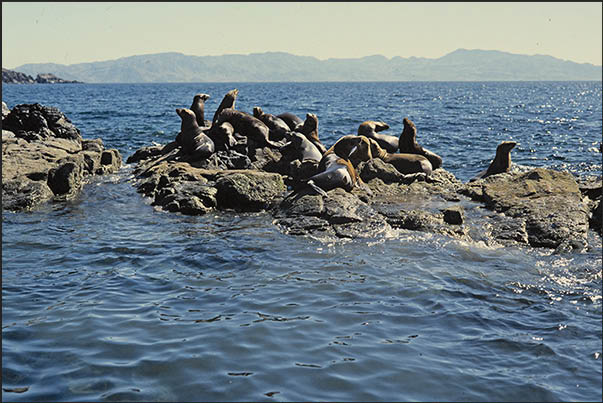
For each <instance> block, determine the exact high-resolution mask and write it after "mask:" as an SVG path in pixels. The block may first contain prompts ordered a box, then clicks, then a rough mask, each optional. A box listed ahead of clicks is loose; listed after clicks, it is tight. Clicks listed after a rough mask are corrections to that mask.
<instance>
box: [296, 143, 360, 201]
mask: <svg viewBox="0 0 603 403" xmlns="http://www.w3.org/2000/svg"><path fill="white" fill-rule="evenodd" d="M322 162H323V163H324V167H325V168H324V170H322V171H321V172H320V173H317V174H316V175H313V176H311V177H310V178H309V179H308V181H307V182H306V183H307V185H308V186H310V187H311V188H313V189H314V190H315V191H316V192H317V193H320V194H322V195H323V196H326V195H327V193H326V192H328V191H329V190H332V189H335V188H338V187H339V188H343V189H345V190H346V191H348V192H351V191H352V189H354V187H355V186H358V185H360V183H362V181H361V179H360V177H359V176H358V173H357V172H356V169H355V168H354V166H353V165H352V163H351V162H350V161H348V160H346V159H344V158H340V157H339V156H338V155H337V154H335V153H330V154H328V155H325V156H324V157H323V161H322Z"/></svg>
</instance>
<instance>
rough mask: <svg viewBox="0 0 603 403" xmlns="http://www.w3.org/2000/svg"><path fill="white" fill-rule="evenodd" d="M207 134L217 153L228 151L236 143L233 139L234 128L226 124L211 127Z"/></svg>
mask: <svg viewBox="0 0 603 403" xmlns="http://www.w3.org/2000/svg"><path fill="white" fill-rule="evenodd" d="M207 134H208V135H209V137H210V138H211V139H212V140H213V142H214V144H215V145H216V150H218V151H220V150H229V149H230V148H232V147H233V146H234V145H235V144H236V143H237V140H236V139H235V137H234V127H232V125H231V124H230V123H228V122H222V123H221V124H219V125H214V126H212V127H211V130H209V131H208V133H207Z"/></svg>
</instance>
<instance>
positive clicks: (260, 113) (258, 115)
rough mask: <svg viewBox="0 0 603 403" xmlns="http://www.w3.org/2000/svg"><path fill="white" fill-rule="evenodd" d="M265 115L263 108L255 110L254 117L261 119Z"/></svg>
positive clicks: (257, 107)
mask: <svg viewBox="0 0 603 403" xmlns="http://www.w3.org/2000/svg"><path fill="white" fill-rule="evenodd" d="M263 114H264V111H262V108H260V107H259V106H256V107H254V108H253V117H255V118H257V119H259V118H260V116H262V115H263Z"/></svg>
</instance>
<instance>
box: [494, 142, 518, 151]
mask: <svg viewBox="0 0 603 403" xmlns="http://www.w3.org/2000/svg"><path fill="white" fill-rule="evenodd" d="M516 145H517V143H516V142H515V141H503V142H502V143H500V144H499V145H498V147H496V153H497V154H498V153H499V152H501V153H508V152H510V151H511V150H512V149H513V147H515V146H516Z"/></svg>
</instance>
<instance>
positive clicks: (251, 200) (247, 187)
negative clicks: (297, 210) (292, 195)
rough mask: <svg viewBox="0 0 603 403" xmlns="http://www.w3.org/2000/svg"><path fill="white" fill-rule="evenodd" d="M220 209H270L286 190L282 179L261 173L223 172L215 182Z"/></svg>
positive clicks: (251, 171) (275, 175) (276, 175)
mask: <svg viewBox="0 0 603 403" xmlns="http://www.w3.org/2000/svg"><path fill="white" fill-rule="evenodd" d="M216 188H217V189H218V203H219V206H220V207H221V208H231V209H235V210H237V211H259V210H263V209H267V208H269V207H270V205H271V204H272V202H273V201H274V199H276V198H277V197H278V196H280V195H282V193H283V192H284V191H285V190H286V187H285V183H284V182H283V177H282V176H281V175H279V174H276V173H268V172H261V171H253V170H249V171H241V172H237V173H228V172H225V174H224V175H222V176H221V177H220V178H219V179H218V180H217V181H216Z"/></svg>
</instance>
